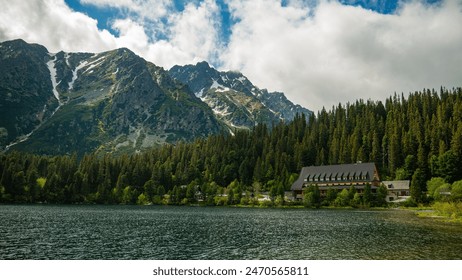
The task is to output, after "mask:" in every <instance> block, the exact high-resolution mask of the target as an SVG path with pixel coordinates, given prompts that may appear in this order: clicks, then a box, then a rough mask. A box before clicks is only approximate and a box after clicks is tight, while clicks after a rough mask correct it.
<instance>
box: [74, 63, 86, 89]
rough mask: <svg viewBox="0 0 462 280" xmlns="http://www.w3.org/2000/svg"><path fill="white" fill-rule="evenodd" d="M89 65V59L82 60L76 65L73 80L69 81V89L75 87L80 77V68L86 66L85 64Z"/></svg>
mask: <svg viewBox="0 0 462 280" xmlns="http://www.w3.org/2000/svg"><path fill="white" fill-rule="evenodd" d="M87 65H88V61H86V60H85V61H82V62H80V64H79V65H78V66H77V67H75V69H74V70H73V71H72V80H71V81H70V82H69V90H72V88H73V87H74V83H75V81H76V80H77V78H78V72H79V70H80V69H82V68H84V67H85V66H87Z"/></svg>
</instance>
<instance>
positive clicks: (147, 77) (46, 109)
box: [0, 40, 224, 154]
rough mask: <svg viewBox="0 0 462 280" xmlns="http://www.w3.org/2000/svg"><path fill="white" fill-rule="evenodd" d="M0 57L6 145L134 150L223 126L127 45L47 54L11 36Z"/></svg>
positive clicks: (52, 150)
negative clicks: (108, 48) (107, 49)
mask: <svg viewBox="0 0 462 280" xmlns="http://www.w3.org/2000/svg"><path fill="white" fill-rule="evenodd" d="M0 57H1V61H0V67H1V68H0V70H1V71H0V96H1V99H0V109H1V111H0V112H1V113H0V120H1V122H0V133H1V140H0V141H1V145H2V147H4V148H5V147H6V148H14V149H19V150H26V151H31V152H38V153H43V154H63V153H68V152H73V151H77V152H78V153H85V152H92V151H98V152H133V151H137V150H141V149H143V148H147V147H151V146H155V145H158V144H162V143H166V142H169V143H174V142H176V141H178V140H186V141H188V140H192V139H194V138H197V137H204V136H207V135H209V134H212V133H218V132H220V131H223V129H224V128H223V125H222V124H221V123H220V122H219V121H217V120H216V119H215V116H214V114H213V112H212V110H211V109H210V108H209V107H208V106H207V105H206V104H204V103H203V102H202V101H201V100H200V99H198V98H196V97H195V96H194V94H193V93H191V92H190V90H189V88H188V87H187V86H185V85H184V84H182V83H180V82H178V81H176V80H174V79H172V78H171V77H170V75H169V74H168V72H167V71H165V70H163V69H162V68H160V67H157V66H155V65H154V64H152V63H149V62H147V61H145V60H144V59H142V58H140V57H138V56H137V55H135V54H134V53H133V52H131V51H130V50H128V49H118V50H114V51H109V52H103V53H99V54H90V53H65V52H59V53H56V54H51V53H49V52H48V51H47V50H46V49H45V48H44V47H42V46H39V45H30V44H27V43H25V42H24V41H22V40H15V41H9V42H4V43H2V44H0Z"/></svg>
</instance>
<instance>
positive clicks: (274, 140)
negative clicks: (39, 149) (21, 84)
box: [0, 88, 462, 207]
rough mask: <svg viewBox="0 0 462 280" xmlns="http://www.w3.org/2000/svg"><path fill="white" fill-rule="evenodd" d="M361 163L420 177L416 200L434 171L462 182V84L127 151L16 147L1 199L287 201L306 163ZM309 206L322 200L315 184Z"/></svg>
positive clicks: (339, 199)
mask: <svg viewBox="0 0 462 280" xmlns="http://www.w3.org/2000/svg"><path fill="white" fill-rule="evenodd" d="M356 161H363V162H375V163H376V164H377V166H378V168H379V170H380V175H381V179H387V178H388V179H395V178H396V179H411V178H412V179H414V182H413V183H412V185H411V193H412V196H413V198H414V200H415V201H416V202H420V201H423V200H424V199H425V197H426V196H425V194H426V192H427V188H426V185H425V182H426V181H427V180H429V179H430V178H431V177H442V178H443V179H444V180H445V182H448V183H450V184H452V183H453V182H454V181H456V180H460V179H462V89H460V88H458V89H453V90H446V89H441V90H440V92H439V93H438V92H436V91H432V90H424V91H422V92H415V93H413V94H411V95H410V96H409V98H405V97H404V96H398V95H394V96H393V97H390V98H388V99H387V100H386V102H385V104H383V103H382V102H373V101H367V102H364V101H362V100H359V101H357V102H355V103H354V104H347V105H346V106H343V105H339V106H337V107H335V108H332V110H331V111H330V112H328V111H326V110H322V111H321V112H319V113H318V114H317V116H315V115H313V116H311V118H310V119H309V121H308V122H307V121H306V119H305V116H303V115H302V116H297V117H296V118H295V119H294V120H293V121H292V122H291V123H288V124H284V123H279V124H274V125H273V127H272V128H271V129H269V128H268V127H267V126H266V125H257V126H256V127H255V128H253V129H252V131H245V130H244V131H235V135H234V136H229V135H214V136H209V137H208V138H206V139H197V140H195V141H194V142H192V143H184V142H179V143H177V144H176V145H164V146H162V147H160V148H154V149H152V150H150V151H148V152H143V153H139V154H134V155H130V156H128V155H126V156H119V157H116V156H111V155H110V154H108V155H106V156H104V157H101V156H98V155H96V154H88V155H85V156H84V157H83V158H81V159H79V158H77V156H76V155H74V156H69V155H63V156H55V157H49V156H40V155H31V154H23V153H18V152H11V153H8V154H3V155H1V156H0V176H1V177H0V201H1V202H39V201H41V202H45V201H46V202H48V203H140V204H146V203H172V204H189V203H195V202H197V201H199V200H200V201H204V203H206V204H209V205H216V204H220V205H221V204H238V203H242V204H254V203H255V201H256V199H258V196H259V194H261V193H262V192H265V191H267V192H268V195H269V200H268V202H267V203H268V204H269V205H272V204H274V203H278V204H283V203H284V200H283V199H282V197H283V193H284V190H289V189H290V186H291V184H292V182H293V181H294V180H295V179H296V178H297V177H298V172H299V171H300V170H301V168H302V167H303V166H309V165H322V164H339V163H351V162H356ZM432 188H433V187H432ZM453 189H454V187H453ZM433 191H434V189H433ZM310 193H311V194H310ZM377 196H378V198H377ZM382 196H383V194H382V193H380V192H379V193H377V194H376V195H375V196H374V197H372V196H371V195H370V194H369V193H365V194H364V195H363V196H362V197H359V196H357V195H356V196H355V194H354V193H352V192H351V193H349V192H348V191H347V192H346V193H343V194H341V193H339V194H336V193H331V194H328V197H327V198H326V199H325V200H324V201H327V202H328V204H333V205H339V206H342V205H344V204H351V203H361V204H364V205H367V204H369V203H371V202H372V201H373V200H377V199H379V200H381V199H382ZM330 200H332V201H330ZM306 203H307V206H310V207H318V206H319V204H320V203H321V202H320V201H319V198H318V194H317V191H316V190H315V189H313V190H310V192H308V193H307V195H306Z"/></svg>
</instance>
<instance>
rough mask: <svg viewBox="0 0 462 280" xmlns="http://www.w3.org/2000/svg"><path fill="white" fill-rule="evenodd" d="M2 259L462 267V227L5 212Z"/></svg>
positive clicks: (264, 216) (269, 216)
mask: <svg viewBox="0 0 462 280" xmlns="http://www.w3.org/2000/svg"><path fill="white" fill-rule="evenodd" d="M0 221H1V223H0V259H174V260H177V259H348V260H353V259H462V226H461V225H460V224H452V223H445V222H442V221H441V220H438V219H431V218H419V217H417V216H416V215H415V214H414V213H412V212H410V211H401V210H370V211H365V210H331V209H326V210H308V209H260V208H228V207H186V206H185V207H174V206H168V207H167V206H103V205H101V206H95V205H69V206H62V205H59V206H58V205H0Z"/></svg>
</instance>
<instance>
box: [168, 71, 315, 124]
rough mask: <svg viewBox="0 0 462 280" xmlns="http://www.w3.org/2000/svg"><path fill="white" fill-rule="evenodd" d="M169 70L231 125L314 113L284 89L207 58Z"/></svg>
mask: <svg viewBox="0 0 462 280" xmlns="http://www.w3.org/2000/svg"><path fill="white" fill-rule="evenodd" d="M169 73H170V75H172V77H174V78H176V79H178V80H179V81H181V82H183V83H185V84H187V85H188V86H189V87H190V89H191V91H193V92H194V93H195V95H196V96H197V97H199V98H200V99H201V100H202V101H204V102H205V103H207V104H208V105H209V106H210V107H211V108H212V109H213V111H214V113H215V115H216V117H217V118H218V119H220V120H221V121H223V122H224V123H225V124H226V125H227V126H228V127H230V128H232V127H239V128H250V127H252V126H253V125H255V124H256V123H266V124H268V125H271V123H273V122H279V121H281V120H288V121H290V120H292V119H293V118H294V117H295V115H296V114H297V113H299V114H301V113H304V114H305V115H306V116H307V117H308V116H309V115H310V114H311V113H312V112H311V111H309V110H307V109H305V108H303V107H301V106H300V105H294V104H293V103H292V102H290V101H289V100H288V99H287V98H286V97H285V96H284V94H283V93H279V92H271V93H270V92H268V91H267V90H265V89H263V90H261V89H259V88H258V87H256V86H255V85H253V84H252V83H251V82H250V81H249V80H248V79H247V78H246V77H245V76H244V75H242V74H241V73H239V72H233V71H228V72H220V71H217V70H216V69H214V68H212V67H210V66H209V64H208V63H207V62H200V63H198V64H196V65H185V66H174V67H172V68H171V69H170V70H169Z"/></svg>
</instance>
